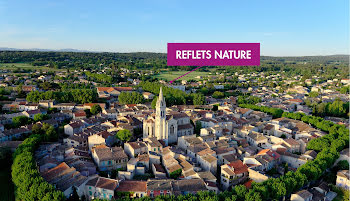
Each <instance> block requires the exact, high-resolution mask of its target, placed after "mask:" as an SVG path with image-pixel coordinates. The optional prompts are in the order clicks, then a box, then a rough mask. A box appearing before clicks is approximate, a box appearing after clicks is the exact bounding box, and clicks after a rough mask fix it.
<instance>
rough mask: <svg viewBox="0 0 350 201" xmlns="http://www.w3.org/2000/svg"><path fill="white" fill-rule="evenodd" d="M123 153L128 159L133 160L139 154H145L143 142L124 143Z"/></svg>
mask: <svg viewBox="0 0 350 201" xmlns="http://www.w3.org/2000/svg"><path fill="white" fill-rule="evenodd" d="M124 151H125V153H126V154H127V155H128V156H129V157H130V158H134V157H136V156H137V155H139V154H143V153H147V151H148V150H147V145H146V143H144V142H140V141H136V142H127V143H124Z"/></svg>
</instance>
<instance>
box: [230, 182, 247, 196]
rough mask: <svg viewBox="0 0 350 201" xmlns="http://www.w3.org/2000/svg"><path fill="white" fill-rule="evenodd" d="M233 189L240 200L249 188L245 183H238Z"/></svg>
mask: <svg viewBox="0 0 350 201" xmlns="http://www.w3.org/2000/svg"><path fill="white" fill-rule="evenodd" d="M233 191H234V192H235V193H236V195H237V197H238V200H244V198H245V194H246V193H247V188H246V187H245V186H244V185H237V186H235V188H234V189H233Z"/></svg>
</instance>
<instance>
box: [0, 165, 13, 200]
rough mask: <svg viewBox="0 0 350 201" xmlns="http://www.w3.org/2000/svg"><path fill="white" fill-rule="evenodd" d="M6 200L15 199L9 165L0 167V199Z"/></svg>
mask: <svg viewBox="0 0 350 201" xmlns="http://www.w3.org/2000/svg"><path fill="white" fill-rule="evenodd" d="M7 200H9V201H12V200H15V196H14V186H13V183H12V181H11V168H10V167H8V168H1V169H0V201H7Z"/></svg>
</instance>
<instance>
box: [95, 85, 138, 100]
mask: <svg viewBox="0 0 350 201" xmlns="http://www.w3.org/2000/svg"><path fill="white" fill-rule="evenodd" d="M131 91H132V87H97V93H98V97H99V98H108V97H110V96H114V97H118V96H119V94H120V93H121V92H131Z"/></svg>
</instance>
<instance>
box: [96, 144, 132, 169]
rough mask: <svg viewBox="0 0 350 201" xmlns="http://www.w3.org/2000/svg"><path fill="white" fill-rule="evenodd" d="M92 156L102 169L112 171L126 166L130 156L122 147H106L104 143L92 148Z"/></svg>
mask: <svg viewBox="0 0 350 201" xmlns="http://www.w3.org/2000/svg"><path fill="white" fill-rule="evenodd" d="M92 158H93V159H94V161H95V163H96V165H97V166H98V168H99V170H101V171H111V170H114V169H118V168H126V163H127V162H128V156H127V155H126V154H125V152H124V150H123V148H121V147H112V148H109V147H106V146H104V145H101V146H98V147H95V148H94V149H92Z"/></svg>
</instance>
